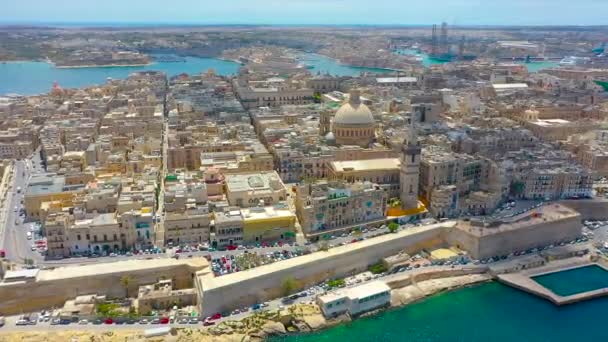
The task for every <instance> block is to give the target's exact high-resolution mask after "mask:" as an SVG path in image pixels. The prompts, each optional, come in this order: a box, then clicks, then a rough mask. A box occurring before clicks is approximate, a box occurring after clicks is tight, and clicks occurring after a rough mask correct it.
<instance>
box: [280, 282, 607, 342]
mask: <svg viewBox="0 0 608 342" xmlns="http://www.w3.org/2000/svg"><path fill="white" fill-rule="evenodd" d="M606 310H608V298H600V299H594V300H591V301H586V302H581V303H578V304H572V305H566V306H563V307H558V306H555V305H553V304H552V303H550V302H549V301H546V300H543V299H540V298H537V297H534V296H532V295H529V294H527V293H525V292H522V291H518V290H514V289H511V288H509V287H507V286H504V285H501V284H499V283H486V284H482V285H478V286H474V287H470V288H464V289H460V290H456V291H453V292H448V293H444V294H440V295H437V296H434V297H431V298H429V299H427V300H424V301H422V302H419V303H416V304H413V305H410V306H406V307H403V308H400V309H395V310H390V311H386V312H384V313H381V314H379V315H376V316H373V317H367V318H361V319H358V320H355V321H354V322H352V323H349V324H345V325H341V326H338V327H335V328H331V329H328V330H324V331H321V332H317V333H312V334H305V335H299V336H295V335H294V336H287V337H277V338H272V339H270V341H272V342H309V341H310V342H312V341H315V342H317V341H332V342H333V341H348V342H359V341H360V342H364V341H365V342H367V341H390V342H395V341H396V342H401V341H403V342H412V341H415V342H417V341H424V342H435V341H437V342H452V341H463V342H465V341H466V342H490V341H491V342H512V341H521V342H528V341H535V342H541V341H542V342H545V341H546V342H561V341H564V342H566V341H606V339H607V338H608V331H607V330H606V325H605V314H606Z"/></svg>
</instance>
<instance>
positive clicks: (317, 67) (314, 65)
mask: <svg viewBox="0 0 608 342" xmlns="http://www.w3.org/2000/svg"><path fill="white" fill-rule="evenodd" d="M301 62H302V64H305V65H307V66H309V68H308V70H309V71H310V72H311V73H313V74H317V73H318V72H320V73H321V74H326V73H329V74H330V75H333V76H359V75H360V74H361V73H362V72H377V73H394V71H392V70H389V69H380V68H364V67H355V66H350V65H344V64H340V62H338V61H337V60H335V59H333V58H329V57H326V56H322V55H317V54H305V55H303V56H302V60H301Z"/></svg>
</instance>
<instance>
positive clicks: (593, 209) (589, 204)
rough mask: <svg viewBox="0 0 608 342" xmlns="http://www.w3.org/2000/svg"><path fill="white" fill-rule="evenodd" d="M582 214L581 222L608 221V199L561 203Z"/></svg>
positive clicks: (564, 201) (565, 201)
mask: <svg viewBox="0 0 608 342" xmlns="http://www.w3.org/2000/svg"><path fill="white" fill-rule="evenodd" d="M559 203H560V204H563V205H565V206H567V207H569V208H572V209H574V210H576V211H578V212H579V213H580V214H581V220H605V219H608V200H607V199H600V198H597V199H579V200H563V201H560V202H559Z"/></svg>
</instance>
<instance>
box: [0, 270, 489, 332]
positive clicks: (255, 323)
mask: <svg viewBox="0 0 608 342" xmlns="http://www.w3.org/2000/svg"><path fill="white" fill-rule="evenodd" d="M490 281H492V276H491V275H489V274H487V273H481V274H468V275H461V276H454V277H446V278H437V279H431V280H425V281H421V282H417V283H414V284H412V285H408V286H405V287H401V288H395V289H393V290H392V291H391V304H390V306H387V307H385V308H381V309H377V310H373V311H371V312H368V313H365V314H363V315H361V316H359V317H356V318H351V317H349V316H348V315H341V316H338V317H336V318H334V319H326V318H325V317H324V316H323V315H322V313H321V311H320V309H319V307H318V306H317V305H315V304H296V305H293V306H291V307H288V308H286V309H285V310H281V311H278V310H275V311H265V312H259V313H256V314H255V315H252V316H249V317H246V318H243V319H241V320H239V321H224V322H222V323H220V324H218V325H216V326H212V327H209V328H203V327H196V328H194V327H192V328H176V329H175V334H174V335H173V334H172V335H173V337H174V338H177V340H184V341H187V340H195V341H214V342H227V341H231V342H232V341H260V342H261V341H266V340H267V339H268V338H270V337H273V336H286V335H297V334H306V333H313V332H318V331H321V330H325V329H329V328H333V327H336V326H338V325H341V324H344V323H349V322H352V321H354V320H357V319H361V318H365V317H373V316H375V315H378V314H382V313H384V312H387V311H389V310H393V309H397V308H402V307H405V306H407V305H411V304H414V303H417V302H420V301H423V300H425V299H427V298H429V297H431V296H435V295H439V294H442V293H446V292H450V291H454V290H457V289H461V288H465V287H469V286H473V285H477V284H481V283H485V282H490ZM100 328H102V327H100ZM130 328H132V329H125V330H122V329H120V330H111V331H107V330H103V328H102V329H97V330H95V329H87V330H65V331H64V330H52V331H51V330H41V331H36V330H35V327H34V329H32V330H29V331H2V330H0V340H1V341H28V342H47V341H50V342H53V341H58V342H59V341H66V340H73V339H77V340H95V341H108V342H114V341H116V342H118V341H125V340H129V341H131V340H134V341H138V340H140V339H141V340H143V337H142V336H143V332H144V330H145V329H146V328H150V327H141V328H139V329H138V328H135V327H130Z"/></svg>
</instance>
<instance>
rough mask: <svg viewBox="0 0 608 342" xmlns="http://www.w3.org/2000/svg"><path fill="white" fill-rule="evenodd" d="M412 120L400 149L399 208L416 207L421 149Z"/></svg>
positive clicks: (412, 119)
mask: <svg viewBox="0 0 608 342" xmlns="http://www.w3.org/2000/svg"><path fill="white" fill-rule="evenodd" d="M414 121H415V120H414V118H413V117H412V118H411V119H410V129H409V132H408V136H407V137H406V139H405V141H404V142H403V146H402V147H401V153H402V154H401V166H400V172H399V184H400V185H401V196H400V199H401V206H402V207H403V208H417V207H418V178H419V176H420V154H421V148H420V143H419V142H418V137H417V135H416V128H415V127H414Z"/></svg>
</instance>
